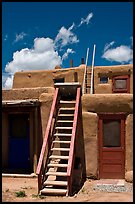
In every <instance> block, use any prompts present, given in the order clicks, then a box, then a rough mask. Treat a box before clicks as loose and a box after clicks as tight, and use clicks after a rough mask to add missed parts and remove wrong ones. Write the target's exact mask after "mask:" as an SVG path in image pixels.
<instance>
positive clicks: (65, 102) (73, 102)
mask: <svg viewBox="0 0 135 204" xmlns="http://www.w3.org/2000/svg"><path fill="white" fill-rule="evenodd" d="M60 103H64V104H68V103H69V104H71V103H72V104H75V103H76V101H63V100H60Z"/></svg>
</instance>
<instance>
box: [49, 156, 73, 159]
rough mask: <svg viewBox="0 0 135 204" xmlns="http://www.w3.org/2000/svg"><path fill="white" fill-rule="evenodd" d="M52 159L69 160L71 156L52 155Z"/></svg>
mask: <svg viewBox="0 0 135 204" xmlns="http://www.w3.org/2000/svg"><path fill="white" fill-rule="evenodd" d="M49 158H50V159H68V158H69V156H59V155H51V156H50V157H49Z"/></svg>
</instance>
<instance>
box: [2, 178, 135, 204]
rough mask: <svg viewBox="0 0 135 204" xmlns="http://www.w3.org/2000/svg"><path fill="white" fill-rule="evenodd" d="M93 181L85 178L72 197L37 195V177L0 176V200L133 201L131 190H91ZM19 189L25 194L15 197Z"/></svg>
mask: <svg viewBox="0 0 135 204" xmlns="http://www.w3.org/2000/svg"><path fill="white" fill-rule="evenodd" d="M93 182H94V181H93V180H90V179H87V180H86V182H85V183H84V185H83V186H82V188H81V189H80V191H79V192H78V193H77V194H75V195H74V196H72V197H66V196H39V195H38V194H37V178H13V177H2V202H133V192H119V193H116V192H112V193H109V192H99V191H93V190H92V189H93V188H92V185H93ZM130 185H133V184H130ZM19 191H25V194H26V196H25V197H17V195H16V193H17V192H19Z"/></svg>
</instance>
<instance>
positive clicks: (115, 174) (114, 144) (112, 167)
mask: <svg viewBox="0 0 135 204" xmlns="http://www.w3.org/2000/svg"><path fill="white" fill-rule="evenodd" d="M98 141H99V173H98V177H99V178H105V179H123V178H124V177H125V115H124V114H101V115H99V132H98Z"/></svg>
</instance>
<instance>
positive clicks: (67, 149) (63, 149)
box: [51, 147, 70, 151]
mask: <svg viewBox="0 0 135 204" xmlns="http://www.w3.org/2000/svg"><path fill="white" fill-rule="evenodd" d="M51 150H52V151H54V150H60V151H69V150H70V148H56V147H54V148H52V149H51Z"/></svg>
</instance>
